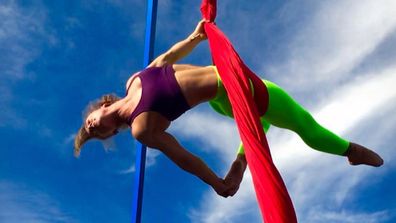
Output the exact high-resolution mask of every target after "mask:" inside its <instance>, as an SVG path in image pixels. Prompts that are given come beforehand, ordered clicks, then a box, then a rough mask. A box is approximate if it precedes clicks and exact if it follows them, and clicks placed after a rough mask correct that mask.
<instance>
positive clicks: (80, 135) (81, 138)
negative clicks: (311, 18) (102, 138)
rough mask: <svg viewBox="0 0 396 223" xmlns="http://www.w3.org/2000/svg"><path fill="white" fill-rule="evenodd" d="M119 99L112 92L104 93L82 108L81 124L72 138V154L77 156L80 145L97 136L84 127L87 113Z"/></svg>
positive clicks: (79, 151)
mask: <svg viewBox="0 0 396 223" xmlns="http://www.w3.org/2000/svg"><path fill="white" fill-rule="evenodd" d="M118 100H120V98H119V97H118V96H116V95H114V94H106V95H103V96H102V97H101V98H100V99H98V100H95V101H93V102H90V103H89V104H88V106H87V107H86V108H85V109H84V112H83V124H82V126H81V127H80V129H79V130H78V132H77V135H76V137H75V138H74V156H75V157H79V156H80V153H81V147H82V146H83V145H84V144H85V143H86V142H87V141H88V140H90V139H92V138H98V136H97V135H96V134H95V133H92V134H89V133H88V132H87V131H86V130H85V127H84V123H85V120H86V119H87V117H88V115H89V114H91V113H92V112H93V111H95V110H97V109H99V108H100V107H102V106H103V105H107V106H109V105H111V104H113V103H114V102H116V101H118Z"/></svg>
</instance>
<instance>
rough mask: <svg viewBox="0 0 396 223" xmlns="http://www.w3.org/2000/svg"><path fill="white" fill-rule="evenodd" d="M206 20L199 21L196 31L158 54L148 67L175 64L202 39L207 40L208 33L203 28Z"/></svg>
mask: <svg viewBox="0 0 396 223" xmlns="http://www.w3.org/2000/svg"><path fill="white" fill-rule="evenodd" d="M204 23H205V21H204V20H202V21H200V22H199V23H198V25H197V27H196V28H195V30H194V32H192V33H191V35H189V36H188V37H187V38H186V39H184V40H182V41H180V42H178V43H176V44H175V45H173V46H172V47H171V48H170V49H169V50H168V51H166V52H165V53H163V54H161V55H160V56H158V57H157V58H156V59H155V60H154V61H153V62H151V63H150V65H149V66H148V67H162V66H164V65H165V64H174V63H176V62H177V61H178V60H180V59H182V58H183V57H185V56H187V55H188V54H189V53H190V52H191V51H192V50H193V49H194V48H195V46H197V45H198V43H200V42H201V41H202V40H205V39H206V38H207V37H206V34H205V31H204V28H203V25H204Z"/></svg>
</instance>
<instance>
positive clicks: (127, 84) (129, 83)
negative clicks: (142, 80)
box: [125, 71, 141, 91]
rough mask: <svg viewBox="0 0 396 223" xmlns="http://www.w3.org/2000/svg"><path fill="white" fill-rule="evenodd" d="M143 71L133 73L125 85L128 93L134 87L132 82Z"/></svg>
mask: <svg viewBox="0 0 396 223" xmlns="http://www.w3.org/2000/svg"><path fill="white" fill-rule="evenodd" d="M140 72H141V71H138V72H135V73H133V74H132V75H131V76H130V77H129V78H128V80H127V82H126V84H125V90H126V91H128V89H129V88H130V87H131V85H132V81H133V80H134V79H135V78H136V77H137V76H138V75H139V73H140Z"/></svg>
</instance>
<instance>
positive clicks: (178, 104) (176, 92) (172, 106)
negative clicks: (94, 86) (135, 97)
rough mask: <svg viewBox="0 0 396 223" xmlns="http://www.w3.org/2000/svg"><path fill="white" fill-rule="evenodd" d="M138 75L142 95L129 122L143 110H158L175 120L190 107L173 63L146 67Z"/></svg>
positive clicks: (169, 118)
mask: <svg viewBox="0 0 396 223" xmlns="http://www.w3.org/2000/svg"><path fill="white" fill-rule="evenodd" d="M137 76H138V77H139V78H140V81H141V83H142V96H141V98H140V101H139V102H138V104H137V106H136V108H135V110H134V111H133V112H132V114H131V116H130V117H129V119H128V123H129V124H131V123H132V122H133V120H134V119H135V118H136V116H138V115H139V114H140V113H142V112H147V111H154V112H158V113H160V114H161V115H163V116H164V117H165V118H166V119H168V120H169V121H173V120H175V119H176V118H178V117H179V116H180V115H182V114H183V113H184V112H186V111H187V110H189V109H190V106H189V105H188V103H187V100H186V98H185V97H184V95H183V93H182V92H181V89H180V86H179V84H178V83H177V81H176V77H175V71H174V70H173V68H172V65H165V66H163V67H150V68H146V69H145V70H142V71H141V72H140V73H139V74H137ZM129 87H130V85H129V86H128V89H129ZM128 89H127V92H128Z"/></svg>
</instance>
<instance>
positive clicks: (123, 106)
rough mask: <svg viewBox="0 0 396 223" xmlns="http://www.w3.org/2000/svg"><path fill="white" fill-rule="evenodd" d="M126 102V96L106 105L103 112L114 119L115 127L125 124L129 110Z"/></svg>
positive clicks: (127, 101)
mask: <svg viewBox="0 0 396 223" xmlns="http://www.w3.org/2000/svg"><path fill="white" fill-rule="evenodd" d="M128 104H129V100H128V99H127V98H122V99H120V100H118V101H116V102H114V103H113V104H112V105H110V106H108V107H106V111H105V113H106V114H107V115H108V116H109V118H111V119H112V120H113V121H114V123H115V124H116V126H117V127H120V126H122V125H125V124H126V123H127V121H128V119H129V116H130V114H131V111H130V106H128Z"/></svg>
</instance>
